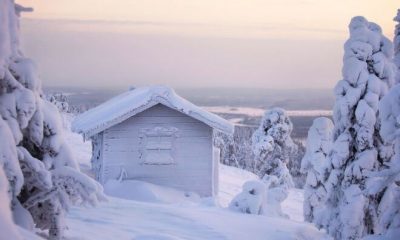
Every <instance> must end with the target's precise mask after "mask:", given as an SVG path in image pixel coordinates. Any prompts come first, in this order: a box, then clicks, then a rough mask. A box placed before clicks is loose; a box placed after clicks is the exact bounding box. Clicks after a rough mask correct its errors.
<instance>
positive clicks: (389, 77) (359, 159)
mask: <svg viewBox="0 0 400 240" xmlns="http://www.w3.org/2000/svg"><path fill="white" fill-rule="evenodd" d="M349 30H350V38H349V39H348V40H347V41H346V43H345V45H344V50H345V53H344V58H343V69H342V75H343V80H341V81H339V82H338V83H337V85H336V87H335V95H336V101H335V106H334V115H333V118H334V124H335V129H334V143H333V147H332V151H331V153H330V156H329V161H330V163H331V165H332V171H331V173H330V176H329V178H328V180H327V183H326V184H325V186H326V189H327V202H326V206H327V210H326V211H325V214H326V215H325V217H324V219H325V220H326V222H325V223H324V226H325V228H326V229H327V231H328V233H329V234H330V235H332V236H333V237H335V238H336V239H357V238H360V237H362V236H365V235H367V234H370V233H373V232H374V230H373V229H374V226H375V222H376V220H377V212H376V209H377V203H378V200H379V199H378V196H373V195H369V194H367V193H366V192H365V188H366V184H365V183H366V180H367V179H368V173H369V172H371V171H376V170H377V169H379V168H380V165H381V164H383V163H385V162H388V161H389V160H390V158H391V157H392V155H393V147H392V145H391V144H384V143H383V142H382V140H381V139H380V137H379V134H378V130H379V121H377V112H378V103H379V100H380V99H381V98H382V97H383V96H384V95H385V94H386V93H387V92H388V90H389V89H390V87H391V86H392V85H393V83H394V66H393V64H392V62H391V58H392V56H393V55H392V54H393V48H392V45H391V42H390V41H389V40H388V39H387V38H386V37H384V36H383V35H382V31H381V28H380V27H379V26H378V25H377V24H375V23H371V22H368V21H367V20H366V19H365V18H364V17H354V18H353V19H352V20H351V22H350V25H349Z"/></svg>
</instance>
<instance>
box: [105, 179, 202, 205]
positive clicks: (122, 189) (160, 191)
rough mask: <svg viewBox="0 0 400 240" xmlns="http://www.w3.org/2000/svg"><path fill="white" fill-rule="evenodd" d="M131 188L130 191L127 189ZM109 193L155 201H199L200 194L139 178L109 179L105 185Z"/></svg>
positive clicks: (173, 202) (138, 199)
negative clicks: (139, 179) (143, 180)
mask: <svg viewBox="0 0 400 240" xmlns="http://www.w3.org/2000/svg"><path fill="white" fill-rule="evenodd" d="M127 189H129V191H127ZM104 191H105V193H106V194H107V195H109V196H112V197H117V198H123V199H127V200H135V201H140V202H153V203H167V204H176V203H198V202H199V201H200V197H199V195H197V194H196V193H193V192H183V191H179V190H176V189H173V188H168V187H163V186H158V185H155V184H151V183H147V182H142V181H137V180H124V181H118V180H109V181H107V183H106V184H105V185H104Z"/></svg>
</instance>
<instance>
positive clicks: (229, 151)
mask: <svg viewBox="0 0 400 240" xmlns="http://www.w3.org/2000/svg"><path fill="white" fill-rule="evenodd" d="M234 144H235V143H234V141H233V135H229V134H226V133H223V132H218V131H216V132H215V133H214V146H216V147H217V148H219V149H220V162H221V163H223V164H225V165H228V166H234V167H239V164H238V162H237V160H236V157H235V152H234Z"/></svg>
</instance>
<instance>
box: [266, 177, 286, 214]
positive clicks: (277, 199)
mask: <svg viewBox="0 0 400 240" xmlns="http://www.w3.org/2000/svg"><path fill="white" fill-rule="evenodd" d="M262 181H263V183H264V184H265V186H266V189H267V193H266V204H265V205H266V206H265V208H264V215H267V216H269V217H283V218H289V216H288V215H286V214H284V213H283V211H282V207H281V203H282V202H283V201H284V200H285V199H286V198H287V197H288V194H289V192H288V191H287V189H286V188H285V187H284V186H281V185H280V182H279V179H278V178H277V177H276V176H273V175H265V176H264V177H263V179H262Z"/></svg>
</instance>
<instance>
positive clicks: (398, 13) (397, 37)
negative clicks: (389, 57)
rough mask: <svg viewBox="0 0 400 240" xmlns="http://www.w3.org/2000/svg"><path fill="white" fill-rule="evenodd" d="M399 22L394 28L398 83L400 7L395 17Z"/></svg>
mask: <svg viewBox="0 0 400 240" xmlns="http://www.w3.org/2000/svg"><path fill="white" fill-rule="evenodd" d="M393 20H394V21H395V22H397V24H396V27H395V30H394V39H393V47H394V59H393V61H394V64H395V65H396V68H397V74H396V83H400V9H397V15H396V17H394V19H393Z"/></svg>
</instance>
